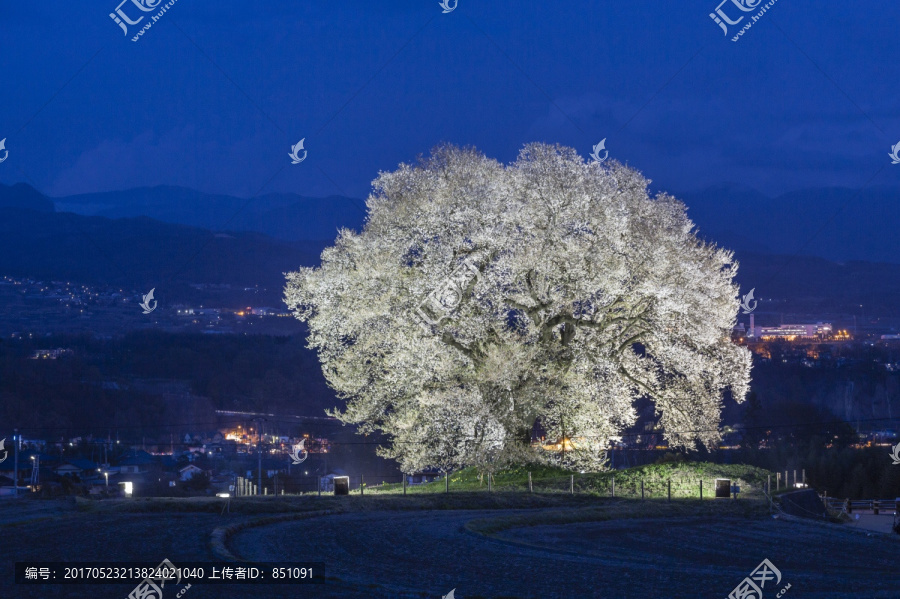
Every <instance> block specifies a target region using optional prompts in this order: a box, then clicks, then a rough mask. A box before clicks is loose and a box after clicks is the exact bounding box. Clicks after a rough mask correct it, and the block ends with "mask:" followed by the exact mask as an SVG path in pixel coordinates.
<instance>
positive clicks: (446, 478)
mask: <svg viewBox="0 0 900 599" xmlns="http://www.w3.org/2000/svg"><path fill="white" fill-rule="evenodd" d="M449 492H450V473H449V472H445V473H444V493H449Z"/></svg>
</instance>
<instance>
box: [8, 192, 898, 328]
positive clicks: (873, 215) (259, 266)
mask: <svg viewBox="0 0 900 599" xmlns="http://www.w3.org/2000/svg"><path fill="white" fill-rule="evenodd" d="M679 197H680V199H682V200H683V201H684V202H685V203H686V204H687V205H688V207H689V215H690V216H691V218H692V219H693V220H694V221H695V223H697V225H698V229H699V232H700V235H701V236H702V237H706V238H708V239H710V240H713V241H716V242H717V243H718V244H719V245H721V246H724V247H728V248H731V249H734V250H735V253H736V256H737V258H738V260H739V261H740V263H741V268H740V270H739V274H738V281H739V282H740V284H741V288H742V289H743V290H744V291H749V290H750V289H751V288H755V289H756V297H757V298H763V300H764V301H762V302H761V303H760V308H759V313H760V314H763V313H765V311H766V310H769V309H770V310H772V311H775V312H779V311H781V312H784V311H788V312H790V311H801V312H806V311H822V312H827V311H831V312H842V313H851V314H852V313H854V306H855V307H858V306H859V305H860V304H862V305H864V306H865V312H867V313H868V314H870V315H873V314H876V313H878V314H883V315H898V316H900V264H897V262H900V235H897V234H896V233H895V231H896V230H897V229H898V226H900V223H898V221H897V219H896V218H893V217H891V215H892V214H895V213H898V211H900V201H897V200H900V193H898V192H897V191H896V190H893V191H892V190H889V189H885V188H882V189H873V190H869V191H868V192H864V193H863V194H860V196H859V197H858V198H857V199H856V200H853V201H851V200H852V198H853V192H851V191H849V190H840V189H822V190H810V191H808V192H797V193H794V194H787V195H785V196H781V197H779V198H774V199H773V198H768V197H766V196H763V195H762V194H759V193H758V192H755V191H753V190H752V189H748V188H741V187H738V186H723V187H719V188H711V189H708V190H705V191H703V192H699V193H694V194H683V195H681V196H679ZM838 204H846V206H845V208H844V211H843V212H841V213H840V214H839V215H838V216H837V217H835V218H833V219H832V217H833V216H834V212H832V211H831V210H832V209H836V208H835V206H836V205H838ZM361 206H362V203H361V202H359V201H358V200H354V199H352V198H345V197H338V196H332V197H329V198H305V197H301V196H296V195H290V194H270V195H266V196H261V197H260V198H256V199H253V200H252V201H250V200H247V199H242V198H236V197H232V196H221V195H208V194H203V193H199V192H195V191H192V190H189V189H184V188H178V187H154V188H142V189H133V190H128V191H123V192H110V193H101V194H89V195H82V196H70V197H66V198H56V199H51V198H47V197H45V196H43V195H42V194H40V193H39V192H37V191H36V190H34V189H33V188H31V187H30V186H28V185H26V184H23V183H19V184H16V185H13V186H4V185H0V214H2V218H0V274H7V275H17V276H32V277H40V278H46V279H54V280H61V279H69V280H76V281H79V282H86V283H90V282H103V283H112V284H128V285H132V286H134V287H135V288H137V289H143V288H150V287H154V286H158V285H160V282H161V281H169V282H172V283H178V284H179V286H183V287H186V286H187V284H188V283H210V284H215V283H230V284H232V285H236V286H240V285H246V286H248V287H249V286H256V285H258V286H260V287H266V288H268V290H269V292H268V293H269V294H270V295H271V296H272V300H273V301H277V300H278V299H279V298H280V294H281V291H280V290H281V288H282V287H283V285H284V276H283V273H284V272H286V271H289V270H295V269H296V268H297V267H299V266H301V265H304V266H310V265H315V264H318V261H319V255H320V253H321V250H322V249H323V248H324V247H326V246H327V245H330V244H331V243H332V242H333V240H334V238H335V236H336V234H337V229H338V228H339V227H342V226H343V227H349V228H353V229H356V230H359V229H360V228H361V227H362V225H363V213H362V208H361ZM895 206H896V207H895ZM860 254H862V255H869V254H871V255H875V256H877V257H878V259H877V260H872V261H868V262H867V261H863V260H860V259H854V258H855V257H856V256H857V255H860ZM838 260H840V261H838ZM766 298H769V299H771V298H778V301H779V302H782V303H781V304H780V305H778V306H775V305H772V304H769V303H768V300H767V299H766ZM860 312H862V310H861V311H860Z"/></svg>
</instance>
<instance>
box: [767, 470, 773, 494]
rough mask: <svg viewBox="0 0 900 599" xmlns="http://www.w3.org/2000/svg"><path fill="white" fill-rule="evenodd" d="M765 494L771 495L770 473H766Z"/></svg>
mask: <svg viewBox="0 0 900 599" xmlns="http://www.w3.org/2000/svg"><path fill="white" fill-rule="evenodd" d="M766 495H772V475H771V474H767V475H766Z"/></svg>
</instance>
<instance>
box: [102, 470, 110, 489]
mask: <svg viewBox="0 0 900 599" xmlns="http://www.w3.org/2000/svg"><path fill="white" fill-rule="evenodd" d="M103 476H105V477H106V488H107V489H108V488H109V472H104V473H103Z"/></svg>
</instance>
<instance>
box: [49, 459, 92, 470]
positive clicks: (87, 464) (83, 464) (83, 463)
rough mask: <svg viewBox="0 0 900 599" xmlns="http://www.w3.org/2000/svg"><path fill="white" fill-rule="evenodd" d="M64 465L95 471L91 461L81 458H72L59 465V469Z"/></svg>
mask: <svg viewBox="0 0 900 599" xmlns="http://www.w3.org/2000/svg"><path fill="white" fill-rule="evenodd" d="M42 461H43V460H42ZM66 464H71V465H72V466H75V467H76V468H78V469H79V470H96V469H97V464H96V463H94V462H92V461H91V460H86V459H83V458H72V459H71V460H66V461H64V462H63V463H62V464H60V465H59V468H62V467H63V466H65V465H66Z"/></svg>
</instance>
